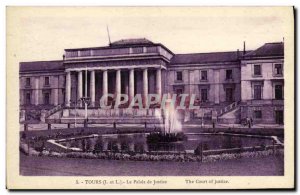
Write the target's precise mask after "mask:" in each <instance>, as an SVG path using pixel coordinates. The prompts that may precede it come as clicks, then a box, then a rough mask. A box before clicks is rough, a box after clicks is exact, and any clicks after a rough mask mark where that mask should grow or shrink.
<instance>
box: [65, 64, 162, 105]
mask: <svg viewBox="0 0 300 195" xmlns="http://www.w3.org/2000/svg"><path fill="white" fill-rule="evenodd" d="M164 69H165V68H163V67H161V66H159V65H153V66H147V67H144V66H143V67H142V68H139V67H136V66H133V67H130V66H129V67H122V68H105V69H104V68H103V67H86V68H69V69H67V70H66V106H67V107H69V106H70V102H78V100H80V98H82V97H83V96H85V95H86V94H83V89H84V91H85V90H88V91H87V96H88V97H90V99H91V103H90V105H89V106H90V107H97V106H98V105H99V101H100V99H101V98H102V96H105V97H104V99H105V100H104V102H105V104H106V103H108V102H107V101H108V100H109V98H107V94H109V93H111V94H114V98H113V101H118V100H117V98H120V95H121V94H127V95H128V97H129V102H130V101H131V100H133V97H134V96H135V95H136V94H142V98H143V103H144V104H146V103H147V101H148V99H147V97H148V94H149V93H152V94H159V95H160V96H161V93H162V78H161V72H162V71H164ZM86 71H87V73H86ZM83 75H84V76H83ZM85 75H87V78H85ZM72 76H73V80H75V81H73V82H72V81H71V77H72ZM83 77H84V78H83ZM96 77H98V79H97V81H98V82H97V83H96ZM150 78H155V79H150ZM99 81H102V82H99ZM86 82H89V83H88V85H89V86H87V84H86ZM73 83H76V85H75V86H72V84H73ZM149 85H151V87H149ZM86 86H87V89H85V87H86ZM74 88H76V92H75V94H76V95H75V97H73V96H74V95H73V96H72V94H74V93H72V92H71V91H72V89H74ZM96 97H97V99H96ZM79 102H80V101H79ZM78 106H82V104H78Z"/></svg>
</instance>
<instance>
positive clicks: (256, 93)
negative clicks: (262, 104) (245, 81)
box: [254, 85, 262, 100]
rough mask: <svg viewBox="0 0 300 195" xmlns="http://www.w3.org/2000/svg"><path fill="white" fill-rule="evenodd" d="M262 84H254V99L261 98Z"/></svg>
mask: <svg viewBox="0 0 300 195" xmlns="http://www.w3.org/2000/svg"><path fill="white" fill-rule="evenodd" d="M261 94H262V93H261V85H254V99H255V100H260V99H261V96H262V95H261Z"/></svg>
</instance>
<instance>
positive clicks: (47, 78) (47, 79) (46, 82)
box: [45, 77, 50, 86]
mask: <svg viewBox="0 0 300 195" xmlns="http://www.w3.org/2000/svg"><path fill="white" fill-rule="evenodd" d="M49 84H50V83H49V77H45V85H46V86H48V85H49Z"/></svg>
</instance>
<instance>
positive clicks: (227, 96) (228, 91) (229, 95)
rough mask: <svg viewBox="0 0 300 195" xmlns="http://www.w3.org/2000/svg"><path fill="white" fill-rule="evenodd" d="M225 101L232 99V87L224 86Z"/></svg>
mask: <svg viewBox="0 0 300 195" xmlns="http://www.w3.org/2000/svg"><path fill="white" fill-rule="evenodd" d="M225 92H226V101H227V102H232V101H234V100H233V89H232V88H226V89H225Z"/></svg>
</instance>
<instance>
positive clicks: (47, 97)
mask: <svg viewBox="0 0 300 195" xmlns="http://www.w3.org/2000/svg"><path fill="white" fill-rule="evenodd" d="M44 104H45V105H49V104H50V94H49V93H44Z"/></svg>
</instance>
